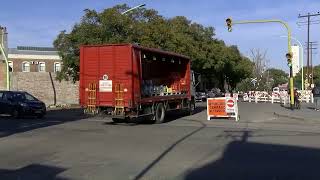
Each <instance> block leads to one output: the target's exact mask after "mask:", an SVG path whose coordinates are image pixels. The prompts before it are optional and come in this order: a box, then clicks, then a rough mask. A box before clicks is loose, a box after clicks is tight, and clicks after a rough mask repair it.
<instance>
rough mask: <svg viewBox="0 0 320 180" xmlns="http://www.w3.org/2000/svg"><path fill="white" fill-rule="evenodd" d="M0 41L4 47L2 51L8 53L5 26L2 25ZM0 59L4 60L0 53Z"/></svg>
mask: <svg viewBox="0 0 320 180" xmlns="http://www.w3.org/2000/svg"><path fill="white" fill-rule="evenodd" d="M0 43H1V45H2V47H3V48H4V52H5V53H6V54H7V55H8V32H7V28H6V27H2V26H0ZM0 59H1V60H4V58H3V56H2V55H0Z"/></svg>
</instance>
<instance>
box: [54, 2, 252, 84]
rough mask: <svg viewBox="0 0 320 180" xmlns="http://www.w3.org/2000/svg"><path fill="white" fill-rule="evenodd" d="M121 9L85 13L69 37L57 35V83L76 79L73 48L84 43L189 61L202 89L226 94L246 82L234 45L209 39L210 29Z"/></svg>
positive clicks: (247, 66)
mask: <svg viewBox="0 0 320 180" xmlns="http://www.w3.org/2000/svg"><path fill="white" fill-rule="evenodd" d="M127 9H129V7H128V6H127V5H126V4H123V5H117V6H115V7H112V8H109V9H105V10H103V11H102V12H96V11H95V10H89V9H86V10H85V11H84V15H83V17H82V18H81V21H80V22H79V23H77V24H76V25H74V27H73V28H72V30H71V32H70V33H66V31H62V32H61V33H60V34H59V35H58V36H57V39H56V40H55V41H54V46H55V47H56V48H57V49H58V51H59V54H60V56H61V57H62V61H63V63H64V66H63V68H62V70H61V72H60V73H59V74H58V78H59V79H67V80H68V79H71V80H73V81H77V80H78V79H79V47H80V46H81V45H86V44H108V43H139V44H140V45H142V46H146V47H151V48H159V49H162V50H167V51H173V52H176V53H180V54H183V55H186V56H189V57H190V58H191V59H192V68H193V70H194V71H196V72H198V73H200V74H201V75H202V76H203V77H204V78H203V79H206V81H207V83H208V84H211V85H212V86H219V87H221V89H223V88H224V84H225V82H226V83H228V84H229V86H230V89H234V88H235V87H236V84H237V83H239V82H240V81H241V80H243V79H245V78H247V76H249V75H250V74H251V72H252V63H251V62H250V61H249V60H248V59H247V58H244V57H243V56H241V54H240V52H239V50H238V48H237V47H236V46H226V45H225V43H224V42H223V41H222V40H218V39H216V38H215V32H214V28H213V27H205V26H203V25H201V24H198V23H195V22H192V21H191V20H188V19H187V18H186V17H183V16H177V17H173V18H164V17H163V16H161V15H159V14H158V12H157V11H156V10H153V9H145V8H139V9H136V10H135V11H132V12H130V13H128V14H127V15H122V14H121V12H123V11H124V10H127Z"/></svg>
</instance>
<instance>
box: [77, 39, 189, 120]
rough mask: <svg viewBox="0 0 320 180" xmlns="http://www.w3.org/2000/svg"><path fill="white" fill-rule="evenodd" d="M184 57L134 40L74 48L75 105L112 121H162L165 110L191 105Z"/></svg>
mask: <svg viewBox="0 0 320 180" xmlns="http://www.w3.org/2000/svg"><path fill="white" fill-rule="evenodd" d="M190 63H191V62H190V59H189V58H188V57H186V56H183V55H179V54H176V53H172V52H166V51H162V50H159V49H153V48H146V47H141V46H139V45H135V44H110V45H85V46H81V47H80V104H81V106H82V107H84V108H85V112H87V113H88V112H90V113H101V112H103V113H105V114H106V115H110V116H112V119H113V120H114V121H118V120H120V119H129V120H132V119H136V118H140V117H143V118H144V119H148V120H152V121H154V122H156V123H162V122H164V121H165V114H166V111H171V110H184V111H188V112H189V113H192V112H193V111H194V109H195V99H194V95H195V90H194V83H193V82H194V81H193V79H194V78H193V77H194V76H193V75H192V74H193V73H192V71H191V69H190Z"/></svg>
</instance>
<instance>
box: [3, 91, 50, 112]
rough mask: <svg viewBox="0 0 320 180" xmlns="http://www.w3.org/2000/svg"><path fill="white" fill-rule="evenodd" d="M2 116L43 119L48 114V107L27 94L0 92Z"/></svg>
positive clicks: (21, 92)
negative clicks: (29, 116)
mask: <svg viewBox="0 0 320 180" xmlns="http://www.w3.org/2000/svg"><path fill="white" fill-rule="evenodd" d="M0 114H9V115H12V116H13V117H15V118H18V117H21V116H28V115H31V116H37V117H38V118H42V117H43V116H44V115H45V114H46V105H45V104H44V103H43V102H42V101H40V100H38V99H37V98H35V97H33V96H32V95H31V94H29V93H27V92H23V91H0Z"/></svg>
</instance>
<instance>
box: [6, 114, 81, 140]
mask: <svg viewBox="0 0 320 180" xmlns="http://www.w3.org/2000/svg"><path fill="white" fill-rule="evenodd" d="M84 118H85V117H84V116H83V115H82V110H81V109H71V110H54V111H48V112H47V115H46V117H45V118H43V119H36V118H21V119H13V118H11V117H0V138H2V137H6V136H10V135H12V134H16V133H21V132H26V131H31V130H34V129H39V128H43V127H48V126H53V125H58V124H62V123H66V122H70V121H76V120H81V119H84Z"/></svg>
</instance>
